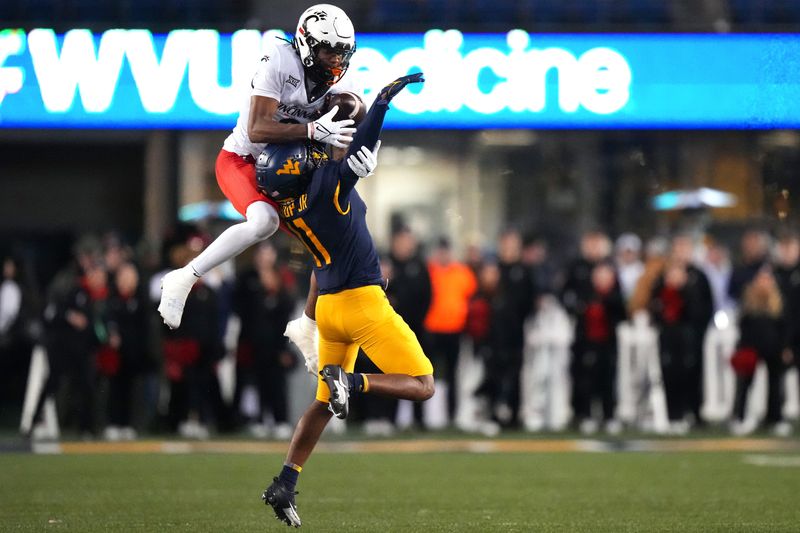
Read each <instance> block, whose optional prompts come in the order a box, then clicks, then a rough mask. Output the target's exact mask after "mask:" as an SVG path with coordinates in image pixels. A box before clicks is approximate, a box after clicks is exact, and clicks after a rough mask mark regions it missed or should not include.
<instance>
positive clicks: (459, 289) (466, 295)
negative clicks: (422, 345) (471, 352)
mask: <svg viewBox="0 0 800 533" xmlns="http://www.w3.org/2000/svg"><path fill="white" fill-rule="evenodd" d="M428 273H429V274H430V277H431V290H432V297H431V305H430V308H429V309H428V314H427V316H426V317H425V329H426V330H427V331H428V333H429V340H430V347H429V353H430V357H431V359H432V360H433V362H434V368H435V369H436V370H437V371H439V372H441V377H440V376H437V379H442V380H443V381H445V382H447V412H448V415H449V417H450V420H451V421H452V420H453V418H454V416H455V413H456V397H457V394H456V391H457V387H456V368H457V366H458V354H459V351H460V347H461V334H462V333H463V331H464V328H465V327H466V323H467V311H468V309H469V302H470V299H471V298H472V296H473V295H474V294H475V291H476V290H477V288H478V283H477V280H476V279H475V274H473V272H472V270H471V269H470V268H469V267H468V266H467V265H465V264H464V263H460V262H459V261H456V260H455V258H454V257H453V252H452V249H451V246H450V241H449V240H448V239H446V238H441V239H439V242H438V243H437V246H436V248H435V249H434V250H433V253H432V254H431V257H430V260H429V261H428Z"/></svg>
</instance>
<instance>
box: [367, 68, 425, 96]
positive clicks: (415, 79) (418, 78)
mask: <svg viewBox="0 0 800 533" xmlns="http://www.w3.org/2000/svg"><path fill="white" fill-rule="evenodd" d="M423 81H425V78H423V77H422V72H415V73H414V74H409V75H408V76H400V77H399V78H397V79H396V80H394V81H393V82H392V83H390V84H389V85H387V86H386V87H384V88H383V89H381V92H380V93H378V103H379V104H388V103H389V102H391V101H392V98H394V97H395V96H397V94H398V93H399V92H400V91H402V90H403V89H404V88H405V86H406V85H408V84H409V83H422V82H423Z"/></svg>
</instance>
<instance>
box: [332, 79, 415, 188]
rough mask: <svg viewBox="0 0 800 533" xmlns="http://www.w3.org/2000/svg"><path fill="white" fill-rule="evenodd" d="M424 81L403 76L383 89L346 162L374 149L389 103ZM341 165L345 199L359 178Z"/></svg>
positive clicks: (349, 150) (356, 137)
mask: <svg viewBox="0 0 800 533" xmlns="http://www.w3.org/2000/svg"><path fill="white" fill-rule="evenodd" d="M424 81H425V79H424V78H423V77H422V73H421V72H416V73H414V74H409V75H408V76H401V77H399V78H397V79H396V80H394V81H393V82H392V83H390V84H389V85H387V86H386V87H384V88H383V89H381V91H380V92H379V93H378V96H377V98H375V101H374V102H373V103H372V106H370V108H369V111H368V112H367V116H366V117H364V120H363V121H362V122H361V124H359V126H358V131H356V136H355V138H354V139H353V142H352V143H351V144H350V148H349V149H348V150H347V154H346V156H345V161H347V160H350V158H351V157H353V156H355V157H356V158H358V157H359V153H363V151H362V150H363V148H365V147H366V148H367V149H368V150H373V149H374V147H375V145H376V143H377V142H378V139H379V138H380V135H381V130H382V129H383V120H384V117H385V116H386V111H388V109H389V102H391V101H392V98H394V97H395V96H397V95H398V94H399V93H400V91H402V90H403V89H404V88H405V87H406V86H407V85H409V84H411V83H422V82H424ZM340 165H341V167H340V168H341V169H342V176H343V178H344V180H343V186H344V187H345V188H346V189H347V190H345V189H342V190H341V191H340V193H339V195H340V197H343V196H344V194H345V192H349V189H352V188H353V186H354V185H355V182H356V180H357V179H358V177H359V176H358V174H357V173H356V172H354V170H353V168H352V167H351V166H349V165H347V164H344V163H341V164H340Z"/></svg>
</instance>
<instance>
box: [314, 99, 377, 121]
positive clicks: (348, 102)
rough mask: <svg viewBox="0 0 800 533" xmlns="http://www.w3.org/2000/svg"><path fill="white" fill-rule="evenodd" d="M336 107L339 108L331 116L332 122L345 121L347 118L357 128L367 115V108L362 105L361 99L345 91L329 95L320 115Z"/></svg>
mask: <svg viewBox="0 0 800 533" xmlns="http://www.w3.org/2000/svg"><path fill="white" fill-rule="evenodd" d="M337 105H338V106H339V111H337V112H336V114H335V115H334V116H333V119H334V120H346V119H348V118H349V119H352V120H353V121H354V122H355V125H356V126H358V125H359V124H360V123H361V121H362V120H364V117H365V116H366V114H367V106H365V105H364V102H363V101H362V100H361V98H360V97H359V96H358V95H357V94H355V93H351V92H347V91H345V92H341V93H334V94H332V95H330V96H329V97H328V98H327V101H326V102H325V107H324V109H323V111H322V113H323V114H325V113H327V112H328V111H330V110H331V109H333V107H334V106H337Z"/></svg>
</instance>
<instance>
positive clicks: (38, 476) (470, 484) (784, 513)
mask: <svg viewBox="0 0 800 533" xmlns="http://www.w3.org/2000/svg"><path fill="white" fill-rule="evenodd" d="M744 457H745V454H740V453H666V454H659V453H599V454H594V453H556V454H549V453H536V454H527V453H515V454H466V453H449V454H443V453H436V454H404V455H393V454H364V455H355V454H319V455H317V456H315V457H313V458H312V459H311V461H310V462H309V464H308V465H307V468H306V469H305V470H304V472H303V474H302V475H301V477H300V483H299V485H298V489H299V490H300V495H299V496H298V506H299V512H300V516H301V518H302V519H303V524H304V525H303V527H304V528H305V529H307V530H310V531H348V532H349V531H417V532H420V531H425V532H429V531H458V532H464V531H570V532H572V531H591V532H599V531H608V532H612V531H613V532H623V531H680V532H686V531H726V532H728V531H747V532H755V531H765V532H767V531H768V532H777V531H798V528H800V506H798V504H797V495H798V493H800V468H793V467H786V466H784V467H775V466H755V465H752V464H748V463H746V462H745V461H744ZM781 457H784V456H783V455H782V456H781ZM788 457H790V458H791V460H792V461H795V462H796V461H797V457H798V456H796V455H795V456H788ZM281 461H282V457H281V456H278V455H268V456H258V455H227V454H195V455H163V454H152V455H56V456H36V455H23V454H6V455H0V531H81V532H94V531H98V532H99V531H103V532H107V531H126V532H127V531H193V532H195V531H224V532H238V531H287V527H286V526H285V525H283V524H280V523H279V522H277V521H276V520H274V518H273V515H272V511H271V509H269V508H267V507H266V506H265V505H264V504H263V503H262V502H261V500H260V495H261V491H262V490H263V489H264V487H265V486H266V485H267V484H268V482H269V480H270V479H271V476H272V475H274V473H276V472H278V470H279V467H280V465H281Z"/></svg>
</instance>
